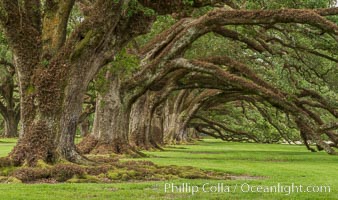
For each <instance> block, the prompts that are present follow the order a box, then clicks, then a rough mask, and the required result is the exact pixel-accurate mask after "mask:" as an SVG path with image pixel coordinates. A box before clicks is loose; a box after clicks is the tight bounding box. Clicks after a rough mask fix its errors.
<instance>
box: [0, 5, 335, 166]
mask: <svg viewBox="0 0 338 200" xmlns="http://www.w3.org/2000/svg"><path fill="white" fill-rule="evenodd" d="M224 2H225V3H226V4H228V6H230V7H232V8H235V9H229V7H223V5H222V3H224ZM208 5H209V6H210V5H214V6H220V7H221V8H219V9H215V10H211V11H209V12H208V13H206V14H205V15H202V16H201V17H198V18H191V17H189V16H190V15H191V13H193V11H194V10H193V8H194V7H204V6H208ZM74 6H79V7H80V10H82V16H80V17H79V24H78V25H77V26H76V27H75V29H74V30H73V31H70V33H67V31H69V29H67V27H68V26H67V25H68V21H69V18H70V13H71V12H72V10H73V8H74ZM175 12H176V13H175ZM155 13H157V14H169V13H171V14H173V15H176V17H178V18H181V20H179V21H178V22H177V23H175V24H174V25H173V26H172V27H171V28H169V29H168V30H167V31H165V32H163V33H161V34H160V35H159V36H157V37H155V38H154V39H153V40H151V41H150V42H149V43H147V45H145V46H144V47H142V48H141V49H140V50H139V51H138V52H137V53H136V54H137V56H139V57H140V58H141V62H140V67H139V69H140V70H139V71H138V72H137V73H134V74H133V75H131V76H130V77H129V78H126V79H121V77H120V76H118V75H117V74H116V73H114V72H109V71H108V72H107V73H106V74H105V75H106V79H107V80H109V81H108V82H109V83H108V89H107V91H106V92H105V93H103V94H102V96H101V97H100V96H99V97H98V101H97V104H96V107H97V109H96V113H95V114H96V115H101V118H99V119H98V120H97V121H96V122H97V123H96V124H94V133H95V132H97V133H99V134H98V137H99V138H97V143H96V144H95V145H93V146H94V150H97V151H98V152H100V151H101V149H112V150H113V151H115V152H124V151H125V150H128V148H129V146H130V144H129V138H128V134H129V118H130V113H133V112H131V110H132V106H133V104H134V103H135V102H136V101H137V100H138V99H139V97H141V96H142V95H144V94H146V93H147V92H148V91H162V92H159V93H160V94H159V97H160V99H161V98H163V99H165V97H166V96H167V95H166V94H167V93H169V92H168V91H171V90H173V89H172V88H173V87H174V85H175V82H176V81H177V80H179V79H181V76H182V74H185V73H191V72H198V73H204V74H208V75H210V76H212V77H213V78H214V79H216V80H219V81H220V82H221V83H222V84H223V85H230V86H233V87H236V88H239V89H242V90H244V91H246V92H249V91H251V92H252V93H254V94H256V95H258V96H260V97H262V98H264V99H265V100H266V101H267V102H269V103H270V104H271V105H272V106H275V107H278V108H279V109H281V110H283V111H284V112H286V113H290V114H293V115H294V116H295V122H296V124H297V126H298V127H299V129H301V130H302V132H306V134H307V135H309V136H311V139H313V140H314V141H315V142H317V144H318V145H320V146H321V147H323V148H324V149H325V150H326V151H327V152H329V153H333V150H332V148H331V147H329V146H328V145H327V144H326V143H324V142H323V141H322V139H321V138H320V135H319V133H325V134H326V135H328V136H329V137H330V138H331V139H332V140H333V141H337V140H336V139H337V136H336V134H335V133H333V132H332V129H334V128H335V125H333V126H332V125H330V124H327V123H326V122H324V121H323V120H322V119H321V118H318V117H316V116H317V115H316V114H315V113H314V111H312V109H310V110H309V109H307V108H303V107H302V106H301V105H302V103H303V102H302V101H301V100H300V98H303V97H305V98H310V99H311V100H312V101H315V102H316V103H319V104H320V105H321V106H322V107H323V108H324V109H326V110H327V111H329V112H330V114H332V115H333V116H334V117H337V116H336V110H335V108H332V107H331V106H330V105H329V104H328V103H327V101H326V100H325V99H323V98H322V96H321V95H317V93H315V92H313V91H310V90H299V91H301V92H300V93H297V94H295V93H292V94H290V92H285V90H284V88H279V87H277V86H276V85H274V84H271V83H270V82H268V81H266V80H264V79H263V78H262V77H260V76H257V74H256V73H257V72H255V71H254V70H252V69H251V68H250V67H248V66H247V65H250V64H252V63H245V62H238V61H235V60H234V59H233V58H230V57H228V56H220V57H207V58H200V59H188V58H185V57H184V53H185V52H186V51H187V50H188V49H189V47H190V46H191V44H192V43H193V42H194V41H196V40H197V39H198V38H200V37H201V36H203V35H205V34H207V33H210V32H214V33H216V34H219V35H221V36H223V37H226V38H231V39H233V40H235V41H237V42H240V43H244V44H245V45H247V46H248V47H250V49H253V50H254V51H256V52H257V53H256V54H253V53H250V54H247V56H250V55H253V56H257V55H262V58H256V59H254V61H256V62H259V61H261V60H265V61H267V62H269V61H271V62H272V61H273V60H271V59H270V57H273V58H274V55H283V54H286V55H292V56H295V54H291V53H289V52H288V51H285V49H287V48H291V49H298V50H302V51H305V52H308V53H312V54H315V55H317V56H319V57H326V59H327V60H329V61H330V60H331V61H333V59H332V56H327V54H328V53H327V52H330V49H328V50H327V48H326V47H324V48H323V50H321V51H325V52H324V53H322V52H321V51H314V50H313V49H310V48H307V47H306V46H305V47H304V46H299V45H296V46H294V44H293V43H285V42H284V40H280V38H281V37H280V36H278V37H266V36H270V35H269V34H263V35H259V34H257V33H260V32H268V31H270V30H276V31H279V32H281V33H283V29H284V26H282V25H283V24H285V23H291V25H290V27H291V28H290V30H287V32H297V31H299V30H304V31H307V30H309V32H310V33H312V32H313V30H315V32H317V31H318V30H320V31H321V33H320V34H319V35H321V34H322V35H324V36H323V37H324V38H325V39H328V38H330V37H331V39H328V40H329V41H335V42H336V39H337V32H338V28H337V25H336V24H335V23H333V22H332V21H330V20H328V19H327V18H325V16H331V15H337V13H338V9H337V8H328V9H314V10H308V9H299V10H297V9H283V10H236V5H233V3H231V2H230V1H199V0H196V1H136V0H131V1H128V0H121V1H115V0H97V1H91V0H84V1H75V0H63V1H53V0H46V1H39V0H21V1H13V0H2V1H1V4H0V21H1V25H2V28H3V30H4V33H5V35H6V37H7V40H8V42H9V46H10V48H11V50H12V51H13V54H14V57H15V61H16V65H15V67H16V71H17V74H18V79H19V87H20V106H21V120H22V131H23V135H22V137H21V138H20V140H19V142H18V144H17V145H16V147H15V148H14V150H13V151H12V152H11V154H10V158H11V159H12V160H13V162H14V163H15V164H17V165H20V164H24V163H27V164H28V165H35V164H36V162H37V161H38V160H39V159H41V160H43V161H46V162H55V161H57V160H58V159H66V160H69V161H71V162H77V163H90V161H88V160H87V159H86V158H84V157H83V156H82V155H81V154H80V153H79V152H78V151H77V150H76V147H75V145H74V137H75V132H76V127H77V124H78V122H79V118H80V114H81V111H82V102H83V100H84V95H85V91H86V88H87V86H88V84H89V82H90V81H91V80H92V79H93V78H94V76H95V74H97V72H98V71H99V69H101V68H102V67H103V66H105V65H107V64H109V63H111V62H112V61H113V60H114V59H115V58H116V56H117V54H118V53H119V52H121V49H123V48H124V47H125V46H126V44H127V43H128V42H130V41H131V40H132V39H133V38H135V37H136V36H138V35H141V34H144V33H146V32H148V30H149V27H150V25H151V24H152V22H153V21H154V17H155ZM233 26H234V27H235V28H232V27H233ZM236 27H239V29H244V31H247V32H243V33H242V32H241V31H238V30H236ZM286 27H288V26H286ZM255 34H257V35H255ZM248 36H249V37H248ZM256 36H257V37H256ZM273 36H275V35H273ZM292 39H293V38H291V39H290V38H287V40H286V41H287V42H289V41H292ZM295 40H298V38H295ZM276 43H277V44H280V45H281V46H282V47H283V48H280V49H274V48H272V47H271V46H273V45H274V44H276ZM260 59H261V60H260ZM224 66H226V67H224ZM294 68H295V69H297V67H294ZM177 71H179V72H177ZM172 75H173V76H172ZM163 79H164V80H166V81H164V84H163V83H162V84H160V87H159V88H156V89H151V88H153V87H154V86H156V85H157V84H158V83H161V80H163ZM150 95H153V94H150ZM297 95H298V96H297ZM161 96H163V97H161ZM100 98H101V99H103V100H104V102H103V103H99V102H100V101H101V100H100ZM109 98H110V100H108V101H107V100H106V99H109ZM155 107H156V106H154V109H150V110H155ZM150 108H151V106H150ZM192 109H193V108H192ZM189 111H190V110H189ZM134 113H135V112H134ZM148 116H150V118H151V116H153V115H152V114H151V112H150V115H148ZM98 117H99V116H98ZM331 118H332V116H331ZM150 121H151V120H150ZM184 123H185V122H184V120H183V124H184ZM138 124H142V123H138ZM96 130H98V131H96ZM180 135H181V136H182V135H184V134H180ZM181 136H180V137H181ZM181 138H182V137H181Z"/></svg>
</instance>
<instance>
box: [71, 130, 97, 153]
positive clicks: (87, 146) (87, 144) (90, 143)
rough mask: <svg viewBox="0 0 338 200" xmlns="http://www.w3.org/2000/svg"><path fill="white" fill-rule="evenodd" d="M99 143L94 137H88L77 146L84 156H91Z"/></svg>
mask: <svg viewBox="0 0 338 200" xmlns="http://www.w3.org/2000/svg"><path fill="white" fill-rule="evenodd" d="M98 142H99V141H98V140H97V139H96V138H95V137H94V136H92V135H87V136H86V137H84V138H83V139H82V141H81V142H80V143H79V144H77V145H76V146H77V149H78V150H79V152H80V153H82V154H89V153H90V152H91V151H92V150H93V149H94V148H95V146H96V145H97V143H98Z"/></svg>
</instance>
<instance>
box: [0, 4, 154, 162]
mask: <svg viewBox="0 0 338 200" xmlns="http://www.w3.org/2000/svg"><path fill="white" fill-rule="evenodd" d="M73 3H74V1H73V0H67V1H61V2H54V1H47V2H46V4H45V5H44V6H45V8H44V9H45V12H46V13H45V15H44V17H43V16H42V14H41V12H40V11H41V10H42V8H41V6H42V4H40V1H26V3H25V4H24V5H25V6H26V7H25V8H24V9H23V8H22V5H21V4H19V3H18V2H12V1H3V2H2V3H1V8H2V9H3V10H4V11H6V19H5V18H1V20H2V23H3V25H4V29H5V33H6V36H7V38H8V41H9V44H10V47H11V48H12V50H13V52H14V54H15V57H16V63H17V65H16V70H17V73H18V78H19V83H20V97H21V100H20V102H21V103H20V104H21V110H22V113H21V119H22V131H23V135H22V137H21V138H20V140H19V142H18V144H17V146H16V147H15V148H14V149H13V151H12V152H11V154H10V157H11V159H12V160H13V161H14V162H15V164H18V165H19V164H23V163H27V164H28V165H35V164H36V162H37V160H39V159H42V160H44V161H46V162H50V163H53V162H55V161H57V160H59V159H66V160H69V161H72V162H78V163H88V160H86V159H85V158H83V157H82V156H81V155H80V154H79V153H78V152H77V150H76V148H75V145H74V137H75V131H76V127H77V123H78V120H79V116H80V114H81V111H82V102H83V99H84V93H85V90H86V88H87V86H88V83H89V81H90V80H91V79H92V78H93V77H94V75H95V74H96V72H97V71H98V70H99V69H100V68H101V67H102V66H104V65H105V64H106V63H108V62H110V61H111V60H113V58H114V55H115V53H116V52H119V50H120V49H121V48H123V47H124V45H125V44H126V43H127V42H128V41H129V40H131V39H132V38H133V37H135V36H137V35H139V34H142V33H144V32H145V31H146V30H148V27H149V24H151V22H152V17H149V16H145V15H144V14H143V13H142V12H140V11H136V12H133V14H132V15H128V16H127V15H125V10H124V9H126V8H128V3H129V1H119V2H115V1H98V2H97V3H96V4H94V5H93V7H92V8H91V10H90V12H89V13H90V14H89V15H88V16H86V18H85V19H84V20H83V22H82V23H81V24H80V25H79V26H78V27H77V29H76V30H75V31H73V32H72V34H70V36H69V38H67V39H66V28H67V21H68V18H69V13H70V11H71V10H72V6H73ZM33 7H34V9H31V8H33ZM22 11H23V12H22ZM22 14H24V15H25V17H22ZM131 27H132V30H133V31H130V30H131ZM18 30H20V31H18Z"/></svg>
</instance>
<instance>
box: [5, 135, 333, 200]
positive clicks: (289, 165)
mask: <svg viewBox="0 0 338 200" xmlns="http://www.w3.org/2000/svg"><path fill="white" fill-rule="evenodd" d="M14 145H15V140H3V139H0V156H5V155H7V153H8V152H10V150H11V148H12V147H13V146H14ZM144 153H146V154H147V155H149V157H148V158H139V159H134V160H149V161H152V162H154V163H156V164H158V165H180V166H194V167H198V168H201V169H206V170H216V171H221V172H225V173H228V174H232V175H246V176H258V177H262V178H260V179H254V180H252V179H251V180H248V179H239V180H201V179H195V180H191V179H190V180H186V179H180V180H170V181H158V182H123V183H115V184H95V183H91V184H87V183H81V184H68V183H63V184H0V199H15V200H17V199H24V200H26V199H39V200H40V199H41V200H43V199H46V200H47V199H48V200H50V199H58V200H63V199H64V200H68V199H72V200H76V199H81V200H83V199H338V156H330V155H327V154H326V153H324V152H320V153H311V152H308V151H307V150H306V149H305V147H303V146H301V145H300V146H298V145H292V146H291V145H281V144H247V143H230V142H222V141H219V140H215V139H204V140H203V141H199V142H197V143H196V144H193V145H177V146H172V147H167V148H165V151H154V152H148V151H145V152H144ZM125 160H127V159H125ZM242 178H247V177H242ZM168 183H174V184H176V185H182V183H187V184H189V185H190V186H197V187H198V188H199V191H198V192H196V193H195V194H194V195H192V194H191V192H179V191H175V190H174V192H172V191H171V190H170V189H169V190H167V192H165V190H164V188H165V184H168ZM206 183H209V185H208V186H212V185H217V184H223V185H224V188H223V189H224V190H226V192H221V191H219V192H204V191H202V186H203V185H204V184H206ZM245 183H247V184H249V185H251V186H259V185H261V186H274V185H277V184H278V183H279V184H280V185H284V186H289V185H291V184H292V183H294V185H302V186H303V187H307V186H330V192H322V193H320V192H317V193H314V192H312V193H309V192H302V193H300V192H298V193H297V192H293V193H291V194H290V195H286V193H285V192H284V193H282V192H280V193H271V192H261V193H259V192H241V186H242V185H243V184H245ZM205 188H206V189H207V190H209V189H210V187H205ZM228 188H229V189H230V192H227V189H228ZM243 189H245V190H246V189H247V188H243Z"/></svg>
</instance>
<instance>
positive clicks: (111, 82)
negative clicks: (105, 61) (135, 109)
mask: <svg viewBox="0 0 338 200" xmlns="http://www.w3.org/2000/svg"><path fill="white" fill-rule="evenodd" d="M105 79H106V85H105V87H104V88H105V89H104V90H103V91H101V92H100V93H99V94H98V98H97V102H96V111H95V118H94V126H93V131H92V133H91V134H90V135H89V136H88V137H87V138H85V139H84V141H83V142H81V143H80V144H79V147H80V149H82V151H84V152H85V153H89V152H90V153H95V154H106V153H125V152H129V151H131V148H130V145H129V142H128V126H129V123H128V122H129V113H130V108H128V105H126V104H125V102H124V101H123V99H122V98H121V93H120V80H119V76H117V75H116V74H112V73H110V72H107V73H106V77H105Z"/></svg>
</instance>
